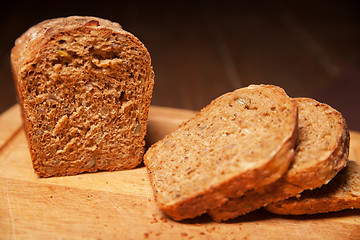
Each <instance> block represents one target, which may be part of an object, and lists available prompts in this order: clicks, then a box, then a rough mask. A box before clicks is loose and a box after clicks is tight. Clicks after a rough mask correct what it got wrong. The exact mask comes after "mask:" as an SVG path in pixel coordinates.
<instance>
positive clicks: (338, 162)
mask: <svg viewBox="0 0 360 240" xmlns="http://www.w3.org/2000/svg"><path fill="white" fill-rule="evenodd" d="M295 100H296V101H297V104H298V114H299V119H298V128H299V130H298V139H297V142H296V148H295V151H296V154H295V159H294V161H293V163H292V165H291V167H290V168H289V171H288V172H287V173H286V174H285V175H284V176H283V177H282V178H280V179H279V180H277V181H276V182H274V183H272V184H269V185H266V186H263V187H260V188H257V189H254V190H250V191H248V192H247V193H245V194H244V195H243V196H242V197H240V198H235V199H231V200H230V201H228V202H226V203H225V204H223V205H221V206H219V207H217V208H215V209H211V210H210V211H209V212H208V213H209V215H210V216H211V217H212V218H213V219H214V220H216V221H222V220H226V219H229V218H234V217H237V216H239V215H242V214H245V213H248V212H250V211H252V210H255V209H258V208H260V207H263V206H265V205H267V204H269V203H272V202H276V201H280V200H283V199H286V198H289V197H291V196H295V195H296V194H298V193H300V192H302V191H304V190H305V189H313V188H318V187H320V186H322V185H323V184H326V183H328V182H329V181H330V180H331V179H332V178H333V177H334V176H335V175H336V174H337V173H338V172H339V171H340V170H341V169H342V168H343V167H344V166H345V165H346V162H347V159H348V154H349V132H348V129H347V126H346V123H345V120H344V118H343V117H342V115H341V114H340V113H339V112H338V111H336V110H335V109H333V108H331V107H330V106H329V105H327V104H323V103H319V102H317V101H315V100H313V99H310V98H296V99H295Z"/></svg>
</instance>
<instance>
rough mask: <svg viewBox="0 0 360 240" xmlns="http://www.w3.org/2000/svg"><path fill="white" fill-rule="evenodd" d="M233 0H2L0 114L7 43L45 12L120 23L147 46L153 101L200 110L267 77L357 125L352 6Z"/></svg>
mask: <svg viewBox="0 0 360 240" xmlns="http://www.w3.org/2000/svg"><path fill="white" fill-rule="evenodd" d="M234 2H235V1H233V2H231V1H179V2H176V3H167V2H165V1H147V2H141V1H127V2H122V1H109V0H101V1H91V0H88V1H66V0H65V1H48V2H47V3H44V2H40V3H34V2H33V1H27V2H26V1H23V2H22V1H5V3H3V4H2V7H1V9H0V22H1V25H2V31H1V34H0V61H1V62H0V83H1V87H0V112H3V111H4V110H6V109H7V108H9V107H10V106H12V105H13V104H14V103H15V102H16V97H15V93H14V87H13V82H12V77H11V70H10V63H9V54H10V50H11V48H12V46H13V44H14V40H15V39H16V38H17V37H18V36H19V35H21V34H22V33H23V32H24V31H26V29H27V28H29V27H30V26H32V25H34V24H36V23H38V22H40V21H42V20H45V19H48V18H53V17H58V16H69V15H93V16H99V17H103V18H108V19H110V20H113V21H117V22H119V23H120V24H121V25H122V26H123V28H124V29H126V30H128V31H130V32H132V33H134V34H135V35H136V36H137V37H139V38H140V40H141V41H142V42H143V43H144V44H145V45H146V46H147V47H148V49H149V51H150V53H151V56H152V61H153V65H154V70H155V74H156V78H155V80H156V85H155V89H154V94H153V101H152V103H153V104H154V105H160V106H167V107H176V108H184V109H192V110H199V109H201V108H202V107H204V106H205V105H207V104H208V103H209V102H210V101H211V100H212V99H214V98H215V97H217V96H219V95H221V94H223V93H225V92H228V91H232V90H234V89H236V88H239V87H242V86H247V85H249V84H253V83H254V84H257V83H268V84H275V85H279V86H281V87H283V88H284V89H285V90H286V91H287V93H288V94H289V95H290V96H293V97H297V96H307V97H313V98H315V99H317V100H319V101H322V102H326V103H328V104H330V105H331V106H333V107H335V108H336V109H338V110H339V111H341V112H342V113H343V115H344V116H345V118H346V119H347V121H348V124H349V126H350V129H352V130H357V131H359V130H360V98H359V97H358V90H359V87H360V68H359V63H360V18H359V16H360V15H358V14H357V13H359V6H360V4H359V2H358V1H331V0H330V1H263V3H259V2H258V1H257V3H256V4H255V3H236V4H235V3H234ZM290 2H291V3H290Z"/></svg>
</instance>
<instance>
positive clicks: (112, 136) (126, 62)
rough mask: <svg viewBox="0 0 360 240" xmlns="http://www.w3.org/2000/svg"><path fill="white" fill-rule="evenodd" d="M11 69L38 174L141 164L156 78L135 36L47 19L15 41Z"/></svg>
mask: <svg viewBox="0 0 360 240" xmlns="http://www.w3.org/2000/svg"><path fill="white" fill-rule="evenodd" d="M11 63H12V68H13V75H14V80H15V86H16V89H17V94H18V101H19V104H20V105H21V107H22V112H23V116H24V126H25V130H26V133H27V138H28V143H29V148H30V153H31V157H32V161H33V167H34V170H35V172H36V173H37V174H38V175H40V176H41V177H49V176H63V175H72V174H77V173H81V172H95V171H97V170H121V169H129V168H134V167H135V166H137V165H138V164H139V163H140V162H141V161H142V157H143V154H144V152H145V148H144V145H145V141H144V137H145V134H146V123H147V116H148V110H149V105H150V99H151V96H152V89H153V84H154V72H153V69H152V66H151V59H150V55H149V52H148V51H147V49H146V47H145V46H144V45H143V44H142V43H141V42H140V41H139V40H138V39H137V38H136V37H135V36H134V35H133V34H131V33H129V32H127V31H124V30H123V29H122V28H121V26H120V25H119V24H118V23H114V22H110V21H108V20H105V19H100V18H96V17H81V16H72V17H67V18H57V19H50V20H46V21H44V22H41V23H39V24H37V25H35V26H33V27H31V28H30V29H29V30H28V31H27V32H25V33H24V34H23V35H22V36H21V37H19V38H18V39H17V40H16V43H15V46H14V48H13V49H12V52H11Z"/></svg>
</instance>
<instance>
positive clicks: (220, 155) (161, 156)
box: [144, 85, 297, 220]
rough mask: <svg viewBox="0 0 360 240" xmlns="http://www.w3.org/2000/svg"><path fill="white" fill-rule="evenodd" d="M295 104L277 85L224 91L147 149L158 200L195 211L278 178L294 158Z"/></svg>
mask: <svg viewBox="0 0 360 240" xmlns="http://www.w3.org/2000/svg"><path fill="white" fill-rule="evenodd" d="M296 124H297V106H296V101H295V100H293V99H291V98H289V97H288V96H287V95H286V93H285V92H284V91H283V90H282V89H281V88H279V87H276V86H270V85H251V86H249V87H246V88H242V89H238V90H236V91H234V92H231V93H227V94H224V95H222V96H220V97H219V98H217V99H215V100H214V101H213V102H212V103H211V104H209V105H208V106H207V107H205V108H204V109H202V110H201V111H200V113H199V114H197V115H196V116H195V117H194V118H192V119H190V120H189V121H187V122H185V123H184V124H182V125H181V126H180V127H179V128H178V129H177V130H176V131H174V132H172V133H171V134H169V135H167V136H166V137H165V138H164V139H162V140H160V141H159V142H157V143H155V144H154V145H153V146H151V148H150V149H149V150H148V151H147V152H146V154H145V156H144V163H145V165H146V167H147V170H148V173H149V176H150V182H151V184H152V187H153V190H154V195H155V200H156V202H157V204H158V205H159V207H160V208H161V209H162V210H163V211H164V212H165V213H166V214H167V215H168V216H170V217H171V218H173V219H175V220H181V219H185V218H192V217H195V216H197V215H200V214H202V213H205V212H206V211H207V210H208V209H211V208H214V207H217V206H219V205H221V204H224V203H225V202H226V201H228V200H229V198H235V197H240V196H242V195H243V194H244V193H245V192H247V191H249V190H251V189H254V188H259V187H261V186H264V185H267V184H270V183H272V182H274V181H276V180H277V179H279V178H280V177H281V176H282V175H283V174H284V173H285V172H286V171H287V169H288V167H289V165H290V163H291V161H292V160H293V158H294V149H293V148H294V145H295V139H296Z"/></svg>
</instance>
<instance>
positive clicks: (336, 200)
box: [266, 161, 360, 215]
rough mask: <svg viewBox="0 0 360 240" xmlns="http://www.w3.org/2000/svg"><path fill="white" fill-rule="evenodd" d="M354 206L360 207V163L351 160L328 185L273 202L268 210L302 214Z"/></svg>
mask: <svg viewBox="0 0 360 240" xmlns="http://www.w3.org/2000/svg"><path fill="white" fill-rule="evenodd" d="M354 208H360V163H359V162H355V161H349V162H348V164H347V166H346V167H345V168H344V169H343V170H342V171H341V172H339V173H338V174H337V175H336V177H335V178H334V179H333V180H331V181H330V182H329V183H328V184H327V185H325V186H323V187H321V188H317V189H314V190H306V191H304V192H303V193H302V194H301V196H298V197H292V198H289V199H286V200H284V201H279V202H276V203H273V204H271V205H269V206H267V207H266V210H268V211H270V212H273V213H277V214H291V215H302V214H315V213H326V212H335V211H340V210H343V209H354Z"/></svg>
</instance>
